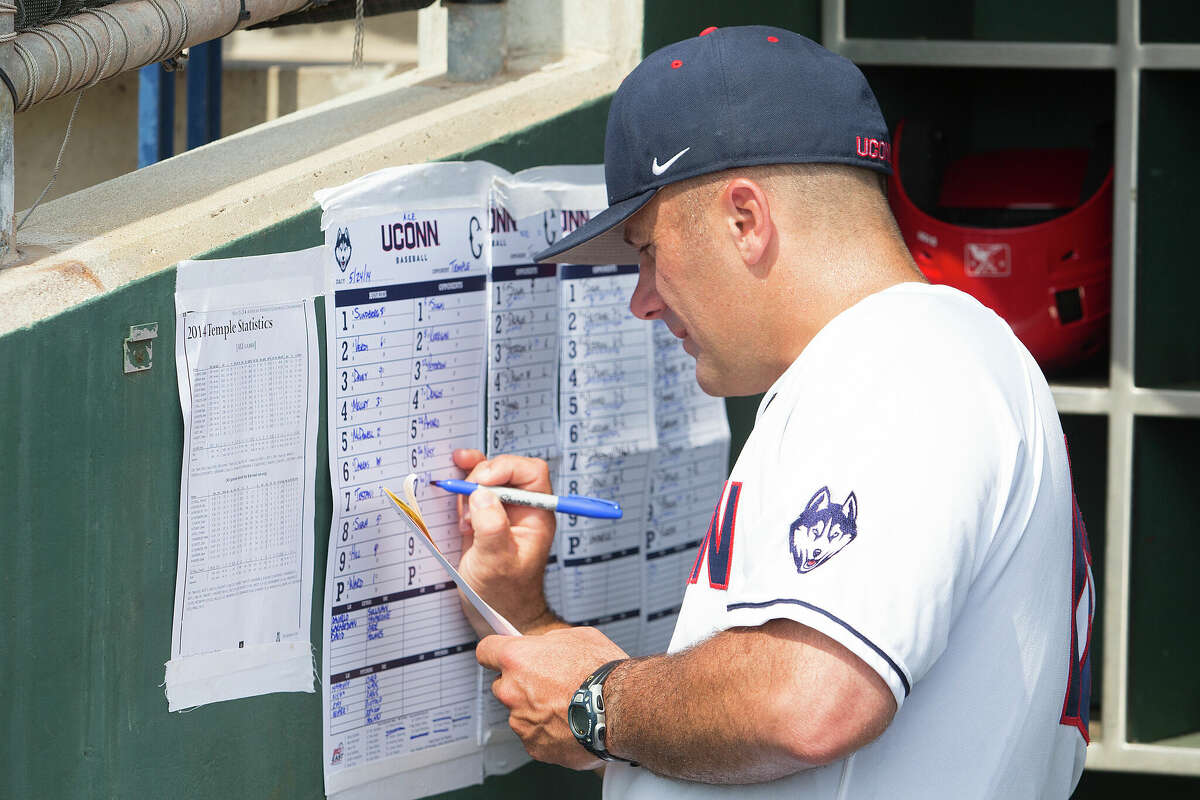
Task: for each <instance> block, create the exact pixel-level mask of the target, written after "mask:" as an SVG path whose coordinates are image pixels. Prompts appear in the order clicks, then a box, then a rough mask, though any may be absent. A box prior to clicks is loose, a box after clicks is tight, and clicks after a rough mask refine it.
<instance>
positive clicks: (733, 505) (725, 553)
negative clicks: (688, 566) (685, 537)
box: [687, 481, 742, 590]
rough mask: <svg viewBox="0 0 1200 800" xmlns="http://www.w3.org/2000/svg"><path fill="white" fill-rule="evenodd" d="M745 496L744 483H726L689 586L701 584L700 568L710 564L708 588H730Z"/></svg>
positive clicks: (689, 577) (693, 567)
mask: <svg viewBox="0 0 1200 800" xmlns="http://www.w3.org/2000/svg"><path fill="white" fill-rule="evenodd" d="M741 496H742V482H741V481H732V482H731V481H726V482H725V485H724V486H722V487H721V496H720V498H718V500H717V507H716V508H714V509H713V514H712V520H711V521H710V522H709V523H708V533H706V534H704V541H702V542H700V552H699V553H697V554H696V563H695V564H693V565H692V572H691V574H690V575H689V576H688V581H687V582H688V583H697V582H698V581H699V580H700V568H701V567H703V566H704V563H705V561H707V562H708V585H709V586H711V587H712V588H714V589H721V590H725V589H728V588H729V570H730V568H731V567H732V566H733V532H734V528H735V522H736V521H737V507H738V499H739V498H740V497H741Z"/></svg>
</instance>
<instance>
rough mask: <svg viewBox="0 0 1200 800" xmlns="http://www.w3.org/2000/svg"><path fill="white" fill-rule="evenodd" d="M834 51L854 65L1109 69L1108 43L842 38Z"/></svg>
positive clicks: (1111, 51) (1113, 60) (1112, 58)
mask: <svg viewBox="0 0 1200 800" xmlns="http://www.w3.org/2000/svg"><path fill="white" fill-rule="evenodd" d="M838 52H839V53H841V54H842V55H844V56H846V57H847V58H849V59H850V60H851V61H853V62H854V63H856V64H860V65H861V64H872V65H896V66H900V65H903V66H920V67H944V66H954V67H1006V68H1009V69H1112V68H1114V67H1116V65H1117V48H1116V46H1115V45H1111V44H1049V43H1041V42H976V41H934V40H921V41H913V40H899V39H846V40H844V41H843V42H842V43H841V45H840V46H839V47H838Z"/></svg>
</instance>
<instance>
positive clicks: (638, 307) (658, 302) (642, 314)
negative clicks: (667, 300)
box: [629, 263, 664, 320]
mask: <svg viewBox="0 0 1200 800" xmlns="http://www.w3.org/2000/svg"><path fill="white" fill-rule="evenodd" d="M663 308H664V305H663V301H662V298H661V297H659V296H658V291H657V290H656V289H655V288H654V267H653V266H651V265H647V264H644V263H643V264H641V265H640V266H639V267H638V282H637V286H636V287H635V288H634V290H633V296H632V297H630V298H629V310H630V311H632V312H633V315H634V316H635V317H637V318H638V319H645V320H651V319H657V318H658V317H659V316H661V315H662V312H663Z"/></svg>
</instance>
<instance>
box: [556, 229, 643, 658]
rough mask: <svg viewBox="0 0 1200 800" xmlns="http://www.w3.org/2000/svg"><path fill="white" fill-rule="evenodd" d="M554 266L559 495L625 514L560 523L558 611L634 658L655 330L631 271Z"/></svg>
mask: <svg viewBox="0 0 1200 800" xmlns="http://www.w3.org/2000/svg"><path fill="white" fill-rule="evenodd" d="M584 213H585V212H578V211H563V214H564V216H567V215H576V216H579V215H583V214H584ZM571 219H572V217H569V216H568V225H566V226H564V229H566V228H567V227H571V225H570V224H569V223H570V220H571ZM583 219H586V216H583ZM559 270H560V272H559V276H560V288H559V296H560V312H559V313H560V318H559V337H560V353H561V356H560V367H559V414H560V420H561V423H560V425H561V434H560V436H561V445H562V464H561V467H560V469H559V477H558V481H557V483H556V487H557V491H559V492H562V493H565V494H583V495H590V496H592V497H601V498H604V499H607V500H615V501H616V502H618V503H620V504H621V507H622V509H623V510H624V516H623V517H622V518H621V519H620V520H615V521H614V520H598V519H588V518H586V517H579V516H574V515H565V516H562V517H560V519H559V530H558V555H559V559H560V560H561V563H562V574H563V586H562V591H563V607H562V613H563V616H564V617H566V619H567V620H568V621H569V622H571V623H573V624H576V625H592V626H595V627H597V628H599V629H600V630H601V631H602V632H603V633H604V634H605V635H606V636H608V637H609V638H610V639H612V640H613V641H614V642H616V643H617V644H618V645H619V646H620V647H621V648H623V649H624V650H625V651H626V652H628V653H636V652H638V639H639V635H640V628H641V617H642V608H641V602H642V563H641V562H642V555H641V554H642V537H643V523H644V521H645V518H646V512H647V508H646V501H647V494H648V492H647V490H648V486H649V482H650V466H651V458H652V455H653V449H654V447H655V439H656V436H655V427H654V418H653V393H652V392H653V381H654V376H653V356H654V353H653V345H652V341H651V328H650V326H649V325H647V324H646V323H645V322H643V321H642V320H639V319H637V318H636V317H634V316H633V315H632V314H631V313H630V311H629V297H630V295H632V294H633V289H634V287H635V286H636V285H637V271H638V268H637V266H636V265H614V264H609V265H604V266H582V265H575V264H572V265H564V266H561V267H559Z"/></svg>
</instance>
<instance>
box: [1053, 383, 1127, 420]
mask: <svg viewBox="0 0 1200 800" xmlns="http://www.w3.org/2000/svg"><path fill="white" fill-rule="evenodd" d="M1050 391H1051V392H1053V393H1054V404H1055V405H1056V406H1058V413H1059V414H1108V413H1110V412H1111V411H1112V393H1111V392H1110V391H1109V390H1108V387H1107V386H1101V385H1099V384H1091V383H1083V382H1080V383H1075V382H1061V383H1060V382H1057V381H1051V382H1050Z"/></svg>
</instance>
